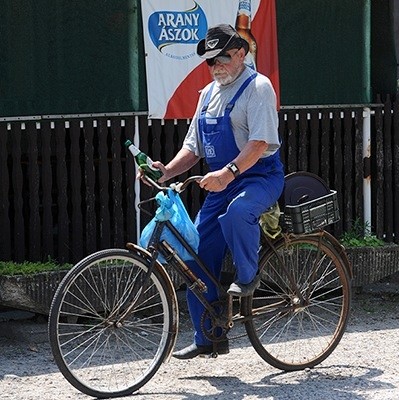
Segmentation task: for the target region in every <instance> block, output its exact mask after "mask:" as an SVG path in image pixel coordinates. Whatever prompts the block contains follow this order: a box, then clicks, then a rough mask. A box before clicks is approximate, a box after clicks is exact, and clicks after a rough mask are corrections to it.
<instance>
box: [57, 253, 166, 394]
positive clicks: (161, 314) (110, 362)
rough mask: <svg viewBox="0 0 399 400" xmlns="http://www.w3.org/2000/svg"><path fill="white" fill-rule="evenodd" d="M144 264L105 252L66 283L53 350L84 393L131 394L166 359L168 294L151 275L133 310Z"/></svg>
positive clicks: (66, 372)
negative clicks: (128, 311)
mask: <svg viewBox="0 0 399 400" xmlns="http://www.w3.org/2000/svg"><path fill="white" fill-rule="evenodd" d="M146 271H147V267H146V265H144V264H143V263H141V262H139V261H135V260H133V259H132V258H131V257H126V256H110V257H103V258H101V260H100V261H93V262H91V263H90V264H88V265H87V266H86V267H85V268H84V269H82V270H81V271H80V272H79V273H78V274H76V276H75V277H74V279H73V280H71V282H70V284H69V285H68V286H67V287H66V288H65V290H64V294H63V296H62V300H61V302H60V307H59V311H58V313H57V340H58V345H57V349H56V352H58V353H59V360H60V362H61V363H62V364H63V365H64V368H60V369H61V370H62V371H63V373H64V375H66V377H67V379H68V380H69V381H70V382H71V383H72V384H73V385H74V386H76V387H77V388H78V389H79V390H81V391H83V392H86V393H88V394H95V395H98V394H107V395H108V394H109V395H117V394H123V393H131V392H132V391H134V390H135V387H140V386H142V385H143V384H144V383H145V382H146V381H148V380H149V379H150V377H151V376H152V375H153V374H154V373H155V371H156V370H157V369H158V367H159V365H160V364H161V363H162V360H163V358H164V353H165V350H166V348H167V343H168V337H169V336H168V332H170V331H171V328H170V326H169V325H170V310H169V307H168V299H167V296H166V294H165V292H164V290H163V287H162V284H161V282H160V280H159V279H158V278H157V276H156V275H155V274H152V275H151V281H150V283H149V285H148V287H147V288H146V290H145V292H144V296H142V298H141V300H140V301H139V302H138V303H137V304H136V306H135V307H134V310H133V312H132V313H131V314H130V315H129V316H128V317H127V318H126V319H124V320H121V319H120V316H121V315H123V313H124V311H125V310H126V307H127V305H128V304H131V302H132V301H134V299H137V295H138V291H139V290H140V289H141V288H142V281H143V277H144V274H145V272H146Z"/></svg>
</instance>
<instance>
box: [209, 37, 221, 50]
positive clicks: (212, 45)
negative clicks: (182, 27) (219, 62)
mask: <svg viewBox="0 0 399 400" xmlns="http://www.w3.org/2000/svg"><path fill="white" fill-rule="evenodd" d="M218 43H219V39H212V40H208V41H207V43H206V46H207V47H208V48H210V49H214V48H215V47H216V46H217V45H218Z"/></svg>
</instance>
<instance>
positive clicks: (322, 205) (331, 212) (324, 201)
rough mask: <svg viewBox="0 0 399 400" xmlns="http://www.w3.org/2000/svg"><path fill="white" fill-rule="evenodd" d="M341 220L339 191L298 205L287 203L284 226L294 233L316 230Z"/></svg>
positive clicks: (332, 191)
mask: <svg viewBox="0 0 399 400" xmlns="http://www.w3.org/2000/svg"><path fill="white" fill-rule="evenodd" d="M337 221H339V207H338V199H337V192H336V191H334V190H331V193H330V194H328V195H326V196H323V197H320V198H318V199H315V200H312V201H308V202H306V203H303V204H299V205H297V206H289V205H286V206H285V209H284V227H285V229H286V230H288V231H290V232H294V233H298V234H299V233H309V232H314V231H316V230H318V229H320V228H322V227H323V226H326V225H330V224H333V223H334V222H337Z"/></svg>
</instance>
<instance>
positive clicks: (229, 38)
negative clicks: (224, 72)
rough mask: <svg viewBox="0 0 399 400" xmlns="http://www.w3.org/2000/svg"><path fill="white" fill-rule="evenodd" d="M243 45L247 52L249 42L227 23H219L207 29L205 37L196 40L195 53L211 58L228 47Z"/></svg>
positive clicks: (235, 47) (236, 47)
mask: <svg viewBox="0 0 399 400" xmlns="http://www.w3.org/2000/svg"><path fill="white" fill-rule="evenodd" d="M241 47H243V48H244V49H245V54H247V53H248V50H249V44H248V42H247V41H246V40H245V39H243V38H242V37H241V36H240V35H239V34H238V33H237V31H236V30H235V29H234V28H233V27H232V26H231V25H228V24H220V25H216V26H213V27H211V28H209V29H208V31H207V33H206V37H205V39H202V40H200V41H199V42H198V45H197V54H198V55H199V56H200V57H201V58H213V57H216V56H218V55H219V54H223V53H225V52H226V51H227V50H230V49H239V48H241Z"/></svg>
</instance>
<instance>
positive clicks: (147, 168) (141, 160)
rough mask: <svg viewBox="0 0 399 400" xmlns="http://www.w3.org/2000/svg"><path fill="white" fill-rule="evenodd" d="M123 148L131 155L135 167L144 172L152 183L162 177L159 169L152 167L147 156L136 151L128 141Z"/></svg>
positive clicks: (138, 150)
mask: <svg viewBox="0 0 399 400" xmlns="http://www.w3.org/2000/svg"><path fill="white" fill-rule="evenodd" d="M125 146H126V147H127V148H128V149H129V151H130V152H131V153H132V154H133V156H134V159H135V160H136V163H137V165H138V166H139V167H140V168H141V169H142V170H143V171H144V174H145V175H146V176H148V177H149V178H151V179H152V180H154V181H157V180H158V179H159V178H160V177H161V176H162V175H163V173H162V171H161V170H160V169H157V168H154V167H153V166H152V163H153V161H152V160H151V158H150V157H148V156H147V154H145V153H143V152H142V151H140V149H138V148H137V147H136V146H135V145H134V144H133V143H132V142H131V141H130V140H126V142H125Z"/></svg>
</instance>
